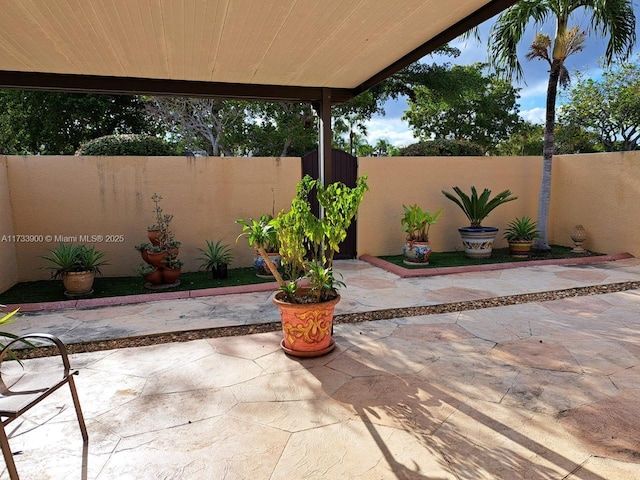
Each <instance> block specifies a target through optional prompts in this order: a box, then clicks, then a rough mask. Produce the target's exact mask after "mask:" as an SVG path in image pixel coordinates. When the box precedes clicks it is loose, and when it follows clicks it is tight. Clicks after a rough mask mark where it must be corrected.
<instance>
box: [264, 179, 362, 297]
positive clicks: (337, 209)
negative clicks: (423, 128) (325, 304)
mask: <svg viewBox="0 0 640 480" xmlns="http://www.w3.org/2000/svg"><path fill="white" fill-rule="evenodd" d="M368 189H369V187H368V186H367V176H366V175H363V176H361V177H359V178H358V179H357V180H356V186H355V187H348V186H346V185H345V184H343V183H341V182H335V183H331V184H329V185H327V186H324V185H322V183H321V182H320V181H319V180H314V179H312V178H311V177H310V176H309V175H306V176H305V177H304V178H303V179H302V180H301V181H300V182H298V185H297V187H296V196H295V197H294V198H293V200H292V201H291V209H290V210H289V211H287V212H285V211H282V212H280V214H279V215H278V217H277V219H276V221H275V227H276V231H277V234H278V239H279V242H280V255H281V256H282V263H283V265H285V268H286V269H287V272H288V273H289V274H290V275H291V276H290V277H289V283H287V282H284V281H283V282H282V283H280V287H281V289H282V290H283V291H284V292H285V293H286V294H287V296H288V298H289V300H290V301H292V302H296V301H297V299H296V296H295V292H296V289H295V282H296V280H297V274H299V273H300V272H304V273H305V277H306V278H307V279H308V280H309V282H310V290H311V291H312V292H313V295H314V299H315V301H316V302H319V301H324V300H326V299H328V298H330V297H331V296H332V295H335V289H336V287H337V286H339V285H340V284H341V282H339V281H338V280H336V278H335V276H334V272H333V257H334V254H335V253H336V252H338V251H339V250H340V242H342V241H343V240H344V239H345V238H346V236H347V229H348V228H349V226H350V225H351V222H352V221H353V219H354V217H355V216H356V214H357V212H358V208H359V206H360V203H361V202H362V199H363V197H364V193H365V192H366V191H367V190H368ZM314 190H315V192H316V196H317V198H318V203H319V204H320V207H321V208H322V209H323V211H324V215H322V216H320V217H318V216H316V215H315V214H314V213H313V211H312V208H311V200H310V198H309V196H310V194H311V193H312V192H313V191H314ZM265 260H266V259H265ZM276 278H277V277H276ZM291 282H293V283H291Z"/></svg>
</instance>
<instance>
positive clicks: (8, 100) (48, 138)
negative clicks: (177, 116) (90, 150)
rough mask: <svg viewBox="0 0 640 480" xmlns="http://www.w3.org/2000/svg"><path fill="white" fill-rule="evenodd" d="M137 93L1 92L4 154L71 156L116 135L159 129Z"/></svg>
mask: <svg viewBox="0 0 640 480" xmlns="http://www.w3.org/2000/svg"><path fill="white" fill-rule="evenodd" d="M155 131H156V128H155V126H154V125H153V124H152V123H151V122H150V121H149V119H148V117H147V116H146V114H145V108H144V105H143V103H142V102H141V101H140V99H139V98H138V97H134V96H125V95H89V94H75V93H73V94H72V93H53V92H30V91H21V90H0V153H2V154H8V155H30V154H33V155H36V154H42V155H73V153H74V152H75V151H76V150H77V149H78V147H80V145H81V144H83V143H85V142H87V141H89V140H91V139H93V138H98V137H102V136H104V135H110V134H114V133H148V134H152V133H155Z"/></svg>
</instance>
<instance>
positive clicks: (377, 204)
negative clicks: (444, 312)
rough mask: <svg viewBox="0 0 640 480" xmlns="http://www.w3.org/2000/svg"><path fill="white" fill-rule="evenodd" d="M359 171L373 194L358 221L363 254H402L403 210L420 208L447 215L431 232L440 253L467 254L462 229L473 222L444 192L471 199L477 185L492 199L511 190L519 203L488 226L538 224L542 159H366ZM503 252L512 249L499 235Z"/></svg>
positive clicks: (494, 217) (511, 204)
mask: <svg viewBox="0 0 640 480" xmlns="http://www.w3.org/2000/svg"><path fill="white" fill-rule="evenodd" d="M359 170H360V172H361V173H366V174H368V175H369V182H368V183H369V187H370V188H371V191H370V192H368V193H367V194H366V196H365V200H364V201H363V203H362V205H361V207H360V212H359V216H358V254H360V255H361V254H365V253H368V254H371V255H397V254H400V253H402V246H403V245H404V239H405V234H404V233H403V232H402V226H401V224H400V219H401V217H402V213H403V209H402V205H403V204H405V205H412V204H414V203H417V204H418V205H420V206H421V207H422V208H423V209H427V210H429V211H431V213H434V212H435V211H437V210H439V209H441V208H442V209H444V212H443V214H442V216H441V217H440V219H439V220H438V222H437V223H436V224H435V225H433V226H431V229H430V230H429V240H430V242H431V246H432V248H433V249H434V250H436V251H451V250H455V249H461V248H462V243H461V242H460V237H459V235H458V230H457V229H458V227H461V226H468V224H469V222H468V220H467V218H466V217H465V216H464V214H463V213H462V210H461V209H460V208H459V207H458V206H457V205H455V204H454V203H453V202H451V201H450V200H448V199H447V198H446V197H445V196H444V195H443V194H442V190H447V191H453V190H452V187H453V186H458V187H460V188H461V189H462V190H463V191H465V192H467V193H469V192H470V190H471V186H472V185H474V186H475V187H476V188H477V189H478V190H480V192H481V191H482V190H483V189H484V188H489V189H490V190H491V192H492V195H495V194H496V193H498V192H501V191H503V190H506V189H509V190H511V192H512V193H513V194H514V195H515V196H517V197H518V199H517V200H515V201H513V202H509V203H506V204H505V205H502V206H500V207H498V208H497V209H495V210H494V211H493V212H492V213H491V214H490V215H489V216H488V217H487V220H485V221H484V222H483V225H484V226H487V227H488V226H495V227H498V228H500V229H503V228H505V227H506V225H507V223H508V222H509V221H511V220H513V219H514V218H515V217H516V216H518V217H520V216H523V215H528V216H530V217H532V218H534V219H535V218H536V216H537V212H538V206H537V205H538V189H539V184H540V175H541V172H542V159H541V157H394V158H393V159H390V158H384V157H375V158H360V159H359ZM496 240H497V243H496V244H495V245H496V246H497V247H501V246H506V245H507V244H506V241H505V240H503V239H502V235H501V234H498V237H497V239H496Z"/></svg>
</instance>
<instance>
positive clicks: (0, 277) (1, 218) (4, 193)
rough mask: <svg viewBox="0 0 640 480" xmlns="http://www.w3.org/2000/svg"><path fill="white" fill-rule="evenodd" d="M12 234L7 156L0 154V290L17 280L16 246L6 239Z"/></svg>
mask: <svg viewBox="0 0 640 480" xmlns="http://www.w3.org/2000/svg"><path fill="white" fill-rule="evenodd" d="M12 235H13V219H12V213H11V197H10V195H9V169H8V160H7V157H4V156H0V292H3V291H5V290H6V289H8V288H9V287H11V286H12V285H13V284H15V283H16V282H17V281H18V265H17V263H16V247H15V244H14V242H11V241H6V240H7V237H11V236H12ZM2 240H4V241H2Z"/></svg>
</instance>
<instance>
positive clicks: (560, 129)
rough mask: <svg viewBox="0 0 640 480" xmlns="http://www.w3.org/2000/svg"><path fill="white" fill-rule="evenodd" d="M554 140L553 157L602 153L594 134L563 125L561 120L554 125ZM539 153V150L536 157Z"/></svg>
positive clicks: (573, 125)
mask: <svg viewBox="0 0 640 480" xmlns="http://www.w3.org/2000/svg"><path fill="white" fill-rule="evenodd" d="M554 139H555V142H554V143H555V148H554V150H553V153H554V155H567V154H574V153H595V152H603V151H604V147H603V146H602V142H601V141H600V139H599V138H598V136H597V135H596V134H595V132H591V131H588V130H586V129H584V128H583V127H582V126H580V125H576V124H572V123H564V122H563V121H562V119H560V121H559V123H557V124H556V128H555V133H554ZM539 152H540V150H538V153H537V155H539Z"/></svg>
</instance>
